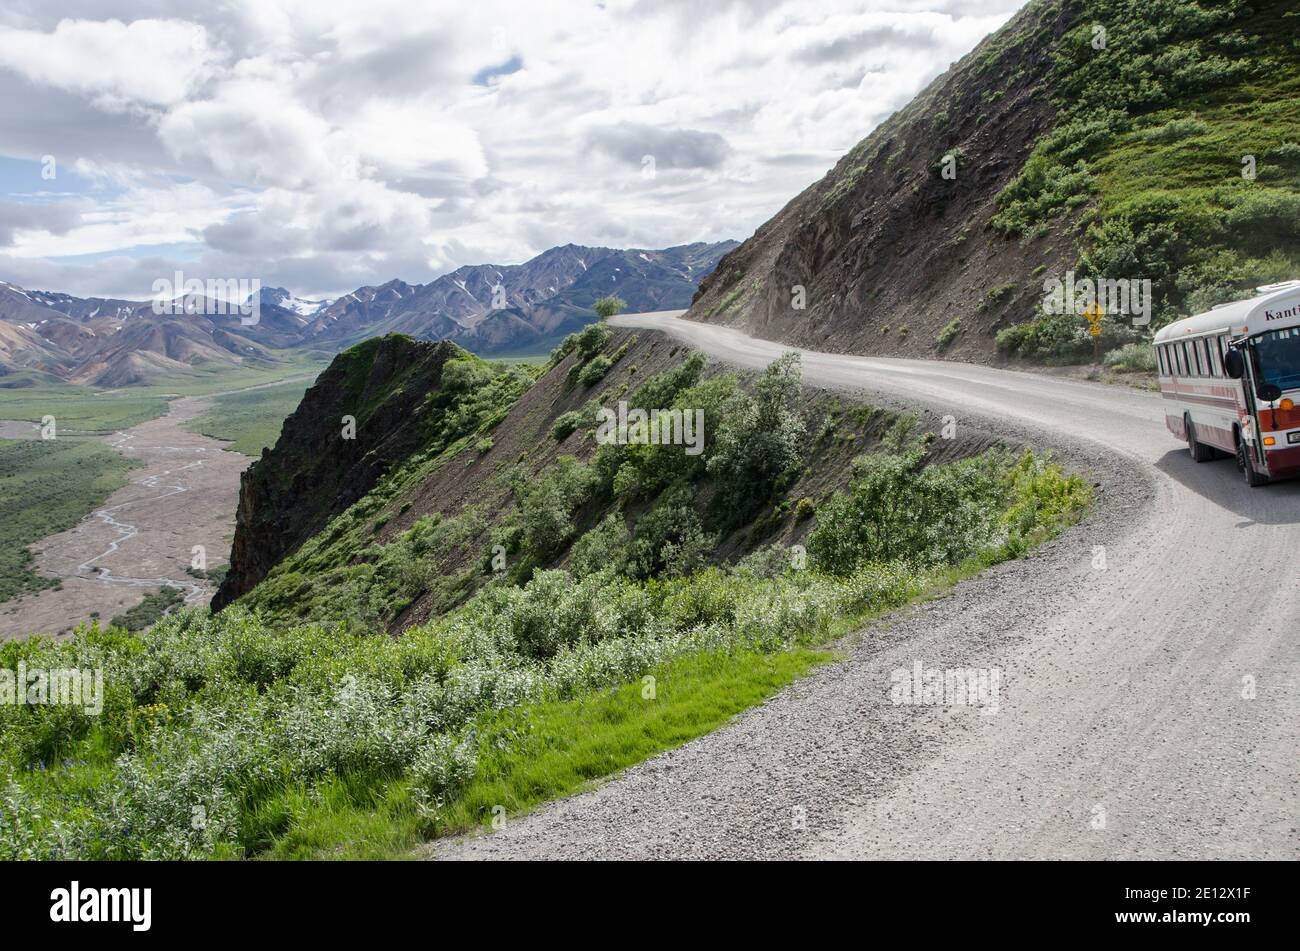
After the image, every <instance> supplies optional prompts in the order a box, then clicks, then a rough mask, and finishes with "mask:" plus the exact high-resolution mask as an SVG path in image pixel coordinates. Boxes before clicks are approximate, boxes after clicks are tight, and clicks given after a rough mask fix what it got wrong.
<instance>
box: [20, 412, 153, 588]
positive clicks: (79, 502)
mask: <svg viewBox="0 0 1300 951" xmlns="http://www.w3.org/2000/svg"><path fill="white" fill-rule="evenodd" d="M138 465H139V463H138V462H135V461H134V460H132V459H127V458H126V457H125V456H122V455H119V454H118V453H116V452H114V451H113V450H112V449H111V448H109V447H108V446H106V445H104V444H103V443H101V442H99V441H98V440H94V439H84V438H78V437H71V436H59V437H57V438H55V439H13V440H10V439H0V602H4V601H8V600H9V599H10V598H14V597H17V596H19V595H21V594H25V593H29V592H33V591H40V590H41V589H43V588H51V587H56V586H57V585H58V581H57V579H54V578H46V577H43V576H42V575H39V574H37V573H36V572H34V571H33V570H32V555H31V552H30V551H29V550H28V546H29V545H31V544H32V543H33V542H35V541H39V540H40V539H42V538H46V537H47V536H49V535H53V534H56V533H58V532H61V531H63V530H65V529H68V528H71V527H72V526H74V525H76V524H77V522H78V521H80V520H81V518H82V516H83V515H85V514H86V513H87V512H89V511H91V510H92V509H94V508H95V506H97V505H100V504H102V503H103V501H104V500H105V499H106V498H108V496H109V495H111V494H112V493H113V492H114V491H115V490H116V489H119V488H121V487H122V486H124V485H126V482H127V473H128V472H130V471H131V470H132V469H134V468H136V467H137V466H138ZM33 499H39V500H40V501H39V504H33Z"/></svg>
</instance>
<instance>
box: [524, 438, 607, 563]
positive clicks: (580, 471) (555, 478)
mask: <svg viewBox="0 0 1300 951" xmlns="http://www.w3.org/2000/svg"><path fill="white" fill-rule="evenodd" d="M592 484H593V483H592V473H591V470H590V469H589V468H588V467H587V466H585V465H583V464H582V463H580V462H579V461H578V460H577V459H575V458H574V457H573V456H560V458H558V459H556V460H555V463H554V464H553V465H552V466H550V467H549V468H547V470H546V471H545V472H544V473H543V474H542V475H540V476H539V477H538V478H537V479H536V480H535V481H533V482H532V483H527V484H520V485H519V486H518V487H517V491H518V493H519V516H520V526H521V528H522V531H523V535H522V540H523V544H524V547H525V548H526V549H527V550H528V551H529V552H531V553H532V554H533V555H535V556H536V557H537V558H538V559H539V560H541V561H548V560H549V559H551V558H552V557H554V556H555V555H557V554H559V552H560V550H561V548H562V547H563V545H564V544H565V543H566V542H567V541H568V540H569V538H570V537H571V536H572V535H573V531H574V526H573V512H574V510H575V509H576V508H577V507H578V506H579V505H581V504H582V503H583V502H584V501H585V500H586V498H587V496H588V494H589V493H590V491H591V488H592Z"/></svg>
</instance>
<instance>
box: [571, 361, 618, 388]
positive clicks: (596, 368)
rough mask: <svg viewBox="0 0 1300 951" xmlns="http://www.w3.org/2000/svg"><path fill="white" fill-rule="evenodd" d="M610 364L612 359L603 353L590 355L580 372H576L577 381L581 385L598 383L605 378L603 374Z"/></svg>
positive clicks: (611, 364)
mask: <svg viewBox="0 0 1300 951" xmlns="http://www.w3.org/2000/svg"><path fill="white" fill-rule="evenodd" d="M611 366H613V361H611V360H610V359H609V357H607V356H605V355H604V354H600V355H598V356H595V357H592V358H591V360H589V361H588V362H587V364H586V365H585V366H584V367H583V368H582V370H581V372H579V373H578V382H579V383H581V384H582V385H583V386H592V385H594V384H596V383H599V382H600V381H601V380H603V379H604V378H605V374H606V373H608V372H609V368H610V367H611Z"/></svg>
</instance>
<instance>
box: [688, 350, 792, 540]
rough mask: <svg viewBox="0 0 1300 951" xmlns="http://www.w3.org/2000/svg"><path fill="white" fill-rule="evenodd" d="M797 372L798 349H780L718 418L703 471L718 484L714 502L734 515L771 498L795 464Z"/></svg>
mask: <svg viewBox="0 0 1300 951" xmlns="http://www.w3.org/2000/svg"><path fill="white" fill-rule="evenodd" d="M801 377H802V374H801V371H800V360H799V354H797V353H787V354H785V355H784V356H783V357H781V358H780V359H779V360H776V361H775V362H773V363H772V364H771V365H769V366H768V368H767V369H766V370H765V371H764V373H763V375H762V377H760V378H759V380H758V382H757V384H756V385H755V387H754V394H753V396H748V395H745V396H741V397H738V398H737V399H736V400H735V401H734V402H733V404H732V405H731V406H730V407H729V409H728V412H727V414H726V417H725V418H724V419H723V421H722V426H721V428H720V430H719V432H718V433H717V435H716V437H715V444H714V450H713V453H712V454H711V455H710V457H709V461H708V471H709V473H710V474H711V475H713V476H714V478H715V479H716V480H717V483H718V504H719V506H721V507H723V508H724V509H725V510H727V511H729V513H730V516H731V518H733V519H739V518H743V517H744V516H745V515H748V514H749V513H750V512H752V511H754V509H755V508H757V507H758V506H759V505H761V504H762V503H764V502H766V501H767V500H768V499H769V498H771V496H772V494H773V493H774V492H775V491H776V490H777V488H778V487H779V486H780V485H781V484H782V483H783V482H784V481H785V480H786V479H787V478H788V477H789V476H790V475H791V474H792V473H793V472H794V471H795V470H796V469H797V468H798V466H799V463H800V459H801V449H802V444H803V439H804V435H805V431H806V426H805V424H804V421H803V418H802V417H801V416H800V415H799V414H798V412H797V411H796V409H795V405H796V400H797V398H798V395H799V388H800V380H801Z"/></svg>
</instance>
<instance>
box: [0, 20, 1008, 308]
mask: <svg viewBox="0 0 1300 951" xmlns="http://www.w3.org/2000/svg"><path fill="white" fill-rule="evenodd" d="M1022 3H1023V0H730V2H728V0H719V2H713V3H704V2H701V0H603V2H595V0H530V2H523V0H515V2H509V3H499V2H495V0H473V2H466V0H458V2H454V3H451V2H423V3H412V2H411V0H396V2H391V0H364V2H356V3H353V2H332V0H301V2H298V0H228V2H223V3H214V2H211V0H205V2H199V3H188V2H184V0H179V2H169V3H163V2H154V0H129V2H128V0H95V2H82V0H6V3H5V4H4V7H3V9H0V280H7V281H10V282H11V283H15V284H19V285H21V286H24V287H29V288H40V289H49V290H62V291H67V292H70V293H74V294H80V295H92V294H93V295H106V296H107V295H112V296H125V297H137V298H144V297H147V296H149V291H150V288H151V286H152V284H153V282H154V280H155V279H156V278H159V277H163V276H170V275H171V274H172V272H173V271H174V270H175V269H176V268H178V267H179V268H181V269H182V270H184V271H185V273H186V276H187V277H200V278H203V277H220V278H257V279H259V280H261V281H262V283H263V285H264V286H285V287H288V288H289V289H290V290H292V291H294V292H295V293H298V294H300V295H303V296H322V295H334V294H338V293H341V292H344V291H347V290H351V289H352V288H354V287H357V286H359V285H362V284H367V283H382V282H383V281H386V280H389V279H391V278H394V277H400V278H402V279H404V280H407V281H410V282H412V283H416V282H424V281H428V280H430V279H432V278H433V277H435V276H437V275H439V274H442V273H445V272H446V271H448V270H451V269H453V268H455V267H458V266H460V265H462V264H479V263H484V262H493V263H501V264H508V263H517V262H520V261H523V260H526V259H527V258H529V257H531V256H532V255H534V254H536V253H538V252H539V251H542V250H545V249H546V248H548V247H552V246H554V245H558V244H565V243H568V242H573V243H575V244H588V245H608V246H611V247H649V248H658V247H667V246H670V245H674V244H684V243H687V242H691V241H711V240H719V239H722V238H745V237H747V236H748V235H750V234H752V233H753V231H754V229H755V228H756V227H757V226H758V225H760V224H761V223H762V222H763V221H765V220H766V219H767V218H768V217H770V216H771V215H772V214H773V213H774V212H776V211H777V210H778V209H779V208H780V207H781V206H782V205H783V204H784V203H785V202H786V201H788V200H789V199H790V198H791V197H793V196H794V195H795V194H797V193H798V192H799V191H800V190H802V189H803V188H805V187H806V186H808V185H809V184H811V183H812V182H814V181H816V180H817V179H818V178H819V177H820V176H821V175H822V174H824V173H825V171H826V170H827V169H828V168H830V167H831V165H833V164H834V162H835V160H836V159H837V158H838V157H839V156H840V155H842V154H843V153H844V152H845V151H847V150H848V149H849V148H851V147H852V146H853V145H854V144H855V143H856V142H857V141H858V140H859V139H861V138H862V137H863V136H864V135H866V134H867V133H868V132H870V131H871V129H872V128H874V127H875V126H876V125H877V124H878V123H879V122H880V121H881V120H883V119H884V118H886V117H887V116H888V115H889V114H890V113H892V112H893V111H894V110H896V109H897V108H899V107H900V106H902V105H903V104H904V103H906V102H907V100H909V99H910V98H911V97H912V96H913V95H914V94H915V93H916V92H917V91H918V90H920V89H921V88H922V87H923V86H924V85H925V84H926V83H927V82H929V80H930V79H932V78H933V77H934V76H936V75H938V74H939V73H941V72H942V71H943V70H945V69H946V68H947V67H948V66H949V64H950V63H952V62H953V61H955V60H956V59H958V58H960V57H961V56H962V55H963V54H964V53H966V52H967V51H969V50H970V49H971V48H972V47H974V46H975V44H976V43H978V42H979V40H980V39H981V38H982V37H983V36H985V35H986V34H987V33H989V32H991V31H992V30H994V29H996V28H997V27H998V26H1000V25H1001V24H1002V23H1003V22H1005V21H1006V20H1007V19H1008V18H1009V17H1010V15H1011V14H1012V13H1013V12H1014V11H1015V10H1016V9H1017V8H1018V7H1019V6H1021V5H1022Z"/></svg>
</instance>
